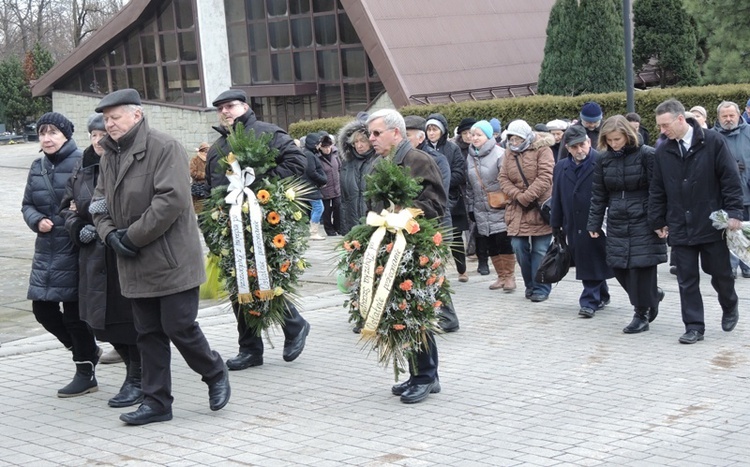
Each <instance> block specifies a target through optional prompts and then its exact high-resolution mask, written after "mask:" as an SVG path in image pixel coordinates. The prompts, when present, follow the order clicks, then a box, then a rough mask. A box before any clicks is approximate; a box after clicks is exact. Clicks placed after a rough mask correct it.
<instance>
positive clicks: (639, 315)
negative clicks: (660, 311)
mask: <svg viewBox="0 0 750 467" xmlns="http://www.w3.org/2000/svg"><path fill="white" fill-rule="evenodd" d="M644 331H648V309H640V308H636V309H635V314H634V315H633V321H631V322H630V324H628V325H627V326H625V329H623V330H622V332H624V333H625V334H638V333H639V332H644Z"/></svg>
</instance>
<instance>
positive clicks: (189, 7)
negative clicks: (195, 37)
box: [174, 0, 242, 29]
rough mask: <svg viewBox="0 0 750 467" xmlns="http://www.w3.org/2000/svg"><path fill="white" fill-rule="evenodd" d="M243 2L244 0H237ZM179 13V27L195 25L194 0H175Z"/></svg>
mask: <svg viewBox="0 0 750 467" xmlns="http://www.w3.org/2000/svg"><path fill="white" fill-rule="evenodd" d="M237 3H242V2H237ZM174 4H175V12H176V13H177V29H190V28H192V27H193V26H194V21H195V20H194V19H193V2H192V0H174Z"/></svg>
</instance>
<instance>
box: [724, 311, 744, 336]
mask: <svg viewBox="0 0 750 467" xmlns="http://www.w3.org/2000/svg"><path fill="white" fill-rule="evenodd" d="M739 320H740V312H739V311H738V310H737V306H735V307H734V309H733V310H732V311H730V312H729V313H724V314H723V315H722V317H721V329H723V330H724V331H726V332H729V331H731V330H732V329H734V327H735V326H737V321H739Z"/></svg>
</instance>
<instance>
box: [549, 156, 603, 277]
mask: <svg viewBox="0 0 750 467" xmlns="http://www.w3.org/2000/svg"><path fill="white" fill-rule="evenodd" d="M599 157H600V155H599V153H598V152H596V151H595V150H594V149H591V150H590V151H589V155H588V157H586V159H584V160H583V162H581V164H580V165H578V164H576V163H575V161H573V158H572V157H570V156H569V157H568V158H567V159H563V160H561V161H559V162H558V163H557V165H555V170H554V172H553V175H552V212H551V217H550V225H551V226H552V227H553V228H562V229H563V232H565V236H566V238H567V241H568V245H569V246H570V252H571V254H572V255H573V264H575V267H576V279H578V280H592V281H593V280H604V279H609V278H611V277H614V273H613V272H612V269H610V267H609V266H607V251H606V241H607V240H606V237H605V236H604V235H600V236H599V238H591V236H590V235H589V231H588V229H587V228H586V226H587V224H588V219H589V209H590V207H591V191H592V190H591V188H592V185H593V181H594V167H595V166H596V161H597V159H599Z"/></svg>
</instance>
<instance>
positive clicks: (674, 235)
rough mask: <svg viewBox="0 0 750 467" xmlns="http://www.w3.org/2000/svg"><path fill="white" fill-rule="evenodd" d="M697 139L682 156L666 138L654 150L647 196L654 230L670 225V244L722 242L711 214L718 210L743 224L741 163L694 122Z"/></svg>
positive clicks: (718, 138)
mask: <svg viewBox="0 0 750 467" xmlns="http://www.w3.org/2000/svg"><path fill="white" fill-rule="evenodd" d="M687 121H688V123H689V124H690V125H692V126H693V140H692V144H691V145H690V150H689V151H688V153H687V155H686V156H685V157H684V158H683V157H682V156H681V154H680V149H679V147H678V146H677V145H678V144H679V143H678V142H677V141H675V140H667V141H665V142H664V143H662V144H661V146H659V148H658V149H657V150H656V162H655V164H654V179H653V183H652V184H651V194H650V197H649V222H650V226H651V228H652V229H660V228H662V227H664V226H667V227H669V237H668V238H669V244H670V245H700V244H702V243H712V242H717V241H721V240H722V239H723V237H722V235H723V232H722V231H720V230H716V229H715V228H714V227H713V225H711V219H709V217H708V216H709V215H710V214H711V213H712V212H714V211H716V210H719V209H723V210H724V211H726V212H727V214H728V215H729V217H730V218H734V219H740V220H742V213H743V212H742V211H743V204H742V186H741V182H740V173H739V169H738V167H737V162H736V161H735V158H734V156H733V155H732V153H731V151H730V150H729V147H728V146H727V143H726V140H725V139H724V137H723V136H721V135H720V134H719V133H717V132H715V131H710V130H705V129H703V128H701V127H700V125H698V122H696V121H695V120H693V119H692V118H688V119H687Z"/></svg>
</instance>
